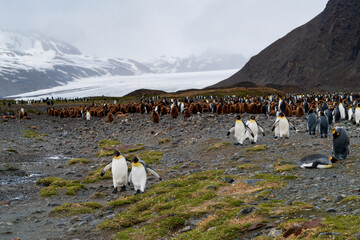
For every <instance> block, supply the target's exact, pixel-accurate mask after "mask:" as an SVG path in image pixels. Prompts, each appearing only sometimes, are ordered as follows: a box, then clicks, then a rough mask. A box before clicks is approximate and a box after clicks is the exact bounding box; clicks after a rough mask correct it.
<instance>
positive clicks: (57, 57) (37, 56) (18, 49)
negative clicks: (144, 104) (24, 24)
mask: <svg viewBox="0 0 360 240" xmlns="http://www.w3.org/2000/svg"><path fill="white" fill-rule="evenodd" d="M144 73H151V70H150V69H149V68H148V67H146V66H145V65H143V64H141V63H139V62H136V61H134V60H125V59H120V58H111V59H100V58H96V57H93V56H84V55H82V54H81V52H80V51H79V50H78V49H77V48H76V47H74V46H72V45H70V44H68V43H66V42H63V41H59V40H56V39H53V38H50V37H48V36H46V35H43V34H40V33H35V32H31V33H19V32H11V31H0V85H1V88H0V98H1V97H4V96H9V95H12V94H18V93H23V92H30V91H35V90H39V89H46V88H51V87H56V86H61V85H64V84H66V83H67V82H69V81H73V80H75V79H79V78H82V79H83V78H88V77H98V76H116V75H138V74H144Z"/></svg>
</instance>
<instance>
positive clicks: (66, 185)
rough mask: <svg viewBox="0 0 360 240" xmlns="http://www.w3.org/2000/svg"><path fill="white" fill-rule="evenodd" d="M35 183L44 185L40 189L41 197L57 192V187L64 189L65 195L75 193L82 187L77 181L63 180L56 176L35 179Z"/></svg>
mask: <svg viewBox="0 0 360 240" xmlns="http://www.w3.org/2000/svg"><path fill="white" fill-rule="evenodd" d="M36 184H37V185H43V186H45V187H44V188H42V189H41V190H40V196H41V197H51V196H53V195H56V194H57V190H58V189H64V190H65V191H66V192H65V194H66V195H72V196H73V195H75V194H76V192H77V191H79V190H80V189H82V188H84V185H83V184H81V183H80V182H79V181H72V180H63V179H61V178H57V177H47V178H42V179H39V180H37V181H36Z"/></svg>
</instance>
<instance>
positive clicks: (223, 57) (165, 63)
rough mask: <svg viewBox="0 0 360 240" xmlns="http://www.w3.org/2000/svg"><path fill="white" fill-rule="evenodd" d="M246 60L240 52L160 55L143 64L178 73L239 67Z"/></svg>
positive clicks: (162, 71)
mask: <svg viewBox="0 0 360 240" xmlns="http://www.w3.org/2000/svg"><path fill="white" fill-rule="evenodd" d="M246 61H247V59H246V58H245V57H244V56H243V55H241V54H220V55H209V56H200V57H196V56H191V57H188V58H180V57H166V56H162V57H160V58H157V59H154V60H152V61H149V62H146V63H144V64H145V65H146V66H147V67H148V68H150V69H151V70H152V71H153V72H155V73H179V72H202V71H217V70H227V69H241V68H242V67H243V66H244V65H245V63H246Z"/></svg>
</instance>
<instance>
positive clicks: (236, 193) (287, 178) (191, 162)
mask: <svg viewBox="0 0 360 240" xmlns="http://www.w3.org/2000/svg"><path fill="white" fill-rule="evenodd" d="M69 105H70V103H67V104H66V105H65V103H64V104H63V105H56V104H55V106H54V107H55V108H60V107H64V106H69ZM74 105H76V104H75V103H74ZM6 107H7V106H6ZM21 107H24V108H25V110H26V111H27V112H28V116H29V117H30V119H20V118H19V117H18V116H16V119H9V118H3V119H2V120H1V122H0V128H1V131H0V146H1V147H0V150H1V151H0V183H1V188H0V239H4V240H10V239H17V238H18V239H22V240H26V239H51V240H52V239H73V240H75V239H172V238H174V239H284V238H287V239H297V238H301V237H302V238H305V239H309V238H310V237H318V238H321V239H360V228H359V226H360V220H359V219H360V217H359V215H360V208H359V206H360V196H359V194H360V179H359V171H360V169H359V168H360V167H359V164H358V160H359V156H360V138H359V128H358V127H357V126H356V125H354V124H353V123H351V122H349V121H341V122H340V124H339V125H340V126H342V127H344V128H345V129H347V130H348V132H349V134H350V154H349V156H348V158H347V159H345V160H342V161H341V163H340V164H335V165H334V167H333V168H330V169H301V168H299V167H298V160H299V159H300V158H302V157H305V156H307V155H310V154H313V153H320V154H325V155H329V156H330V155H331V153H332V150H331V146H332V135H331V131H332V130H331V129H330V132H329V133H330V134H329V136H328V137H327V138H325V139H324V138H320V135H319V133H318V132H317V134H316V135H315V136H311V135H309V134H308V133H307V131H306V119H305V117H301V118H298V117H295V116H293V117H290V118H289V119H290V120H291V121H292V122H293V123H294V125H295V126H296V131H294V130H291V131H290V138H289V139H275V138H274V133H273V132H271V131H270V128H271V126H272V125H273V123H274V121H275V117H274V116H270V117H267V116H265V115H264V114H257V115H256V118H257V121H258V122H259V124H261V125H262V126H263V128H264V129H265V136H260V137H259V138H260V139H259V141H258V143H257V144H250V142H249V141H248V140H246V141H245V143H244V146H236V145H234V144H233V143H235V142H236V140H235V138H234V136H233V135H230V136H229V137H228V136H227V134H226V133H227V132H228V130H229V129H230V128H231V127H232V126H233V124H234V122H235V119H234V117H235V115H236V114H219V115H218V114H212V113H202V114H192V115H191V117H190V118H187V119H184V117H183V116H182V115H179V116H178V117H177V118H175V119H173V118H172V117H171V116H170V115H169V114H167V115H164V116H161V117H160V122H159V123H157V124H156V123H153V121H152V119H151V114H140V113H131V114H123V115H122V116H119V117H115V119H114V121H113V122H106V121H105V117H92V118H91V119H90V120H89V121H87V120H85V119H84V118H59V117H54V116H49V115H48V114H47V113H46V110H47V106H46V104H39V103H37V104H33V105H23V106H21V105H13V106H12V107H11V109H12V110H13V111H14V112H15V113H18V112H19V110H20V108H21ZM1 111H5V106H1ZM37 111H39V112H40V113H41V114H40V115H37V114H36V112H37ZM242 118H243V119H244V120H248V119H249V118H250V114H242ZM114 149H119V150H120V151H121V152H122V153H123V154H125V155H126V156H128V157H130V156H133V155H135V154H138V155H140V156H141V157H142V159H143V160H144V161H145V162H147V163H149V165H151V166H152V167H153V168H154V169H155V170H156V171H157V173H159V175H160V176H161V177H162V179H163V180H162V181H159V180H157V179H156V178H155V177H153V176H152V175H150V174H148V182H147V188H146V191H145V193H144V194H140V195H134V193H135V191H134V190H133V188H132V185H131V187H128V188H127V191H125V192H121V193H117V194H112V193H111V192H112V180H111V171H109V172H107V173H106V175H105V176H104V177H103V178H101V177H100V176H99V173H100V172H99V171H101V169H102V167H103V166H104V164H105V163H108V162H110V161H111V159H112V156H111V153H112V152H113V151H114ZM72 160H73V161H72ZM71 161H72V162H71ZM49 177H55V178H57V179H56V181H58V182H57V184H55V183H54V182H55V180H54V179H52V180H51V179H49ZM44 179H46V180H48V182H46V181H45V180H44ZM51 186H53V187H54V188H53V189H50V188H49V187H51ZM44 189H46V190H44ZM185 193H186V194H187V195H183V194H185ZM77 210H82V211H77ZM129 220H131V221H129ZM340 223H341V226H340ZM209 237H210V238H209Z"/></svg>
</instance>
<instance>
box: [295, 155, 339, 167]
mask: <svg viewBox="0 0 360 240" xmlns="http://www.w3.org/2000/svg"><path fill="white" fill-rule="evenodd" d="M338 162H339V161H338V160H336V159H335V158H334V157H328V156H326V155H323V154H312V155H309V156H306V157H303V158H302V159H300V160H299V166H300V167H301V168H331V167H332V166H333V164H334V163H338Z"/></svg>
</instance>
